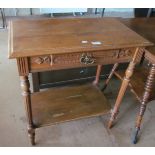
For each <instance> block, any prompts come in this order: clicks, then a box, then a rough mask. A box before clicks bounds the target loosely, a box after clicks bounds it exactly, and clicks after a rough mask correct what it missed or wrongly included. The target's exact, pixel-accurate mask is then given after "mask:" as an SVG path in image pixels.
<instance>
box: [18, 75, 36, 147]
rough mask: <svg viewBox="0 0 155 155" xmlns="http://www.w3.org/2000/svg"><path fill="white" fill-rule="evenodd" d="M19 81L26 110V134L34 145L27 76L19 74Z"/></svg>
mask: <svg viewBox="0 0 155 155" xmlns="http://www.w3.org/2000/svg"><path fill="white" fill-rule="evenodd" d="M20 83H21V88H22V96H23V99H24V104H25V108H26V112H27V120H28V135H29V137H30V140H31V144H32V145H35V130H34V126H33V121H32V108H31V98H30V84H29V80H28V76H20Z"/></svg>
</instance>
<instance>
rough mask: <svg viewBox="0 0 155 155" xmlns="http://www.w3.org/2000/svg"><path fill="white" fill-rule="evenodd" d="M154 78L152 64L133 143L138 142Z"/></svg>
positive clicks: (154, 72)
mask: <svg viewBox="0 0 155 155" xmlns="http://www.w3.org/2000/svg"><path fill="white" fill-rule="evenodd" d="M154 78H155V64H152V67H151V69H150V72H149V75H148V78H147V81H146V85H145V88H144V90H145V91H144V94H143V98H142V102H141V106H140V110H139V114H138V116H137V120H136V129H135V133H134V135H133V141H132V142H133V143H134V144H136V143H137V136H138V133H139V131H140V126H141V122H142V118H143V116H144V112H145V110H146V106H147V103H148V100H149V97H150V92H151V89H152V86H153V82H154Z"/></svg>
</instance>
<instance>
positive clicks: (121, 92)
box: [108, 48, 139, 128]
mask: <svg viewBox="0 0 155 155" xmlns="http://www.w3.org/2000/svg"><path fill="white" fill-rule="evenodd" d="M138 52H139V48H136V51H135V53H134V56H133V58H132V61H131V62H130V63H129V66H128V68H127V70H126V72H125V77H124V79H123V82H122V85H121V88H120V90H119V93H118V96H117V99H116V102H115V105H114V108H113V110H112V113H111V117H110V120H109V123H108V128H111V127H112V125H113V121H114V120H115V118H116V116H117V114H118V111H119V107H120V104H121V101H122V99H123V96H124V94H125V91H126V89H127V87H128V83H129V82H130V78H131V76H132V74H133V71H134V67H135V65H136V58H137V54H138Z"/></svg>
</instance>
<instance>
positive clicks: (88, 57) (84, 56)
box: [80, 53, 95, 65]
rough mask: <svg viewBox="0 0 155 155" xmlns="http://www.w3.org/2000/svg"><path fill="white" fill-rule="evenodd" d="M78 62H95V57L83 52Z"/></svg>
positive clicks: (87, 63) (86, 63)
mask: <svg viewBox="0 0 155 155" xmlns="http://www.w3.org/2000/svg"><path fill="white" fill-rule="evenodd" d="M80 63H81V64H85V65H89V64H93V63H95V59H94V58H93V56H92V55H91V54H87V53H83V54H82V56H81V58H80Z"/></svg>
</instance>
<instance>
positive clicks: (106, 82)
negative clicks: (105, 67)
mask: <svg viewBox="0 0 155 155" xmlns="http://www.w3.org/2000/svg"><path fill="white" fill-rule="evenodd" d="M118 65H119V64H118V63H116V64H114V66H113V68H112V70H111V72H110V74H109V76H108V78H107V79H106V81H105V84H104V86H103V88H102V91H104V90H105V89H106V88H107V85H108V83H109V81H110V80H111V78H112V76H113V74H114V72H115V71H116V69H117V67H118Z"/></svg>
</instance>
